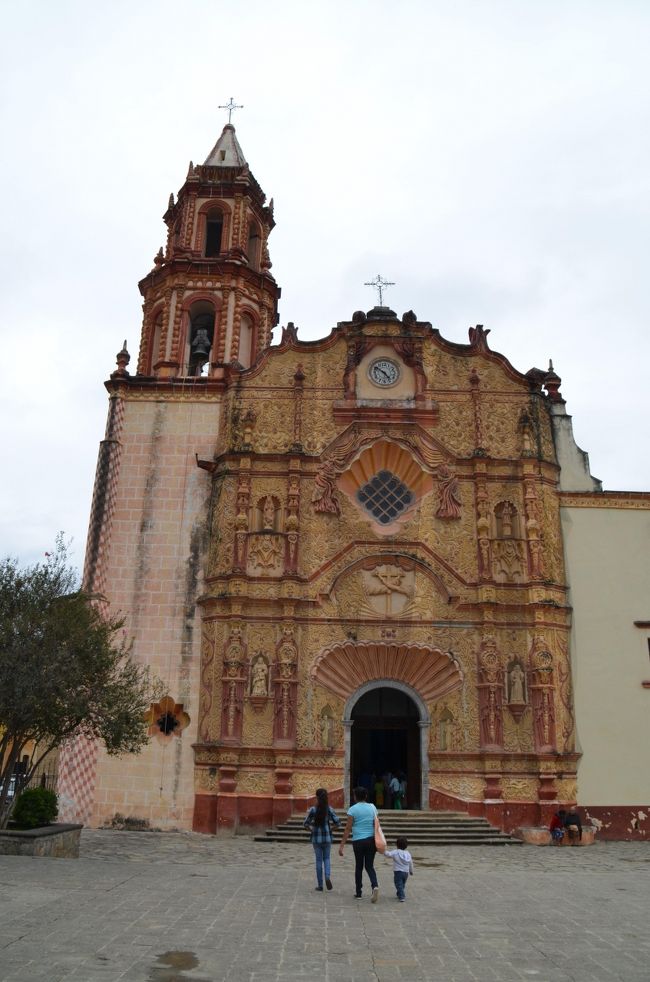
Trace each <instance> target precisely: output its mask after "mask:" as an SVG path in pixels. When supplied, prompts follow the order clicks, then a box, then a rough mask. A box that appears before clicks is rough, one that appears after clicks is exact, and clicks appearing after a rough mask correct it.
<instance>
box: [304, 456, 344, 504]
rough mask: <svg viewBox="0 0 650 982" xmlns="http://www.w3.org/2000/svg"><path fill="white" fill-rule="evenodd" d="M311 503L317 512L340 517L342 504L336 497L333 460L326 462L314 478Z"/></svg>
mask: <svg viewBox="0 0 650 982" xmlns="http://www.w3.org/2000/svg"><path fill="white" fill-rule="evenodd" d="M311 503H312V505H313V506H314V511H316V512H327V513H329V514H331V515H336V516H338V517H340V515H341V504H340V502H339V499H338V497H337V495H336V468H335V466H334V464H333V463H332V461H331V460H325V461H324V462H323V464H322V465H321V468H320V470H319V471H318V473H317V474H316V477H315V478H314V493H313V494H312V496H311Z"/></svg>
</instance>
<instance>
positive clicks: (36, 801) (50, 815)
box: [12, 788, 59, 829]
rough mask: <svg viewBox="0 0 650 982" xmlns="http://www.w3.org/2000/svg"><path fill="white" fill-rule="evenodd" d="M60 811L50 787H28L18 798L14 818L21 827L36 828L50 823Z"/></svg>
mask: <svg viewBox="0 0 650 982" xmlns="http://www.w3.org/2000/svg"><path fill="white" fill-rule="evenodd" d="M58 813H59V804H58V801H57V797H56V795H55V793H54V791H50V790H49V788H28V789H27V791H23V793H22V794H21V795H19V796H18V798H17V799H16V804H15V805H14V810H13V815H12V818H13V820H14V822H15V824H16V826H17V827H18V828H19V829H35V828H38V827H39V826H40V825H49V824H50V823H51V822H53V821H54V819H55V818H56V816H57V815H58Z"/></svg>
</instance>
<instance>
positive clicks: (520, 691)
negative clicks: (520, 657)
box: [508, 661, 526, 704]
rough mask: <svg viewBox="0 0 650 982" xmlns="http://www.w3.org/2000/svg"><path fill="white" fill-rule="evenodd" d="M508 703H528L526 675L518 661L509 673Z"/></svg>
mask: <svg viewBox="0 0 650 982" xmlns="http://www.w3.org/2000/svg"><path fill="white" fill-rule="evenodd" d="M508 702H509V703H515V704H516V703H523V702H526V675H525V673H524V670H523V668H522V667H521V665H520V664H519V662H518V661H516V662H514V664H513V665H512V666H511V668H510V671H509V672H508Z"/></svg>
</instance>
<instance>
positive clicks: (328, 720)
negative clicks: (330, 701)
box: [320, 711, 334, 750]
mask: <svg viewBox="0 0 650 982" xmlns="http://www.w3.org/2000/svg"><path fill="white" fill-rule="evenodd" d="M320 733H321V745H322V746H323V748H324V749H325V750H332V749H333V747H334V717H333V716H331V715H330V714H329V713H328V712H326V711H323V715H322V716H321V718H320Z"/></svg>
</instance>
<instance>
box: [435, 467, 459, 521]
mask: <svg viewBox="0 0 650 982" xmlns="http://www.w3.org/2000/svg"><path fill="white" fill-rule="evenodd" d="M438 477H439V478H440V491H439V495H440V499H439V504H438V510H437V512H436V515H437V516H438V518H460V506H461V498H460V485H459V483H458V478H457V477H456V475H455V474H454V473H453V472H452V471H450V470H449V468H448V467H447V465H446V464H441V465H440V467H439V468H438Z"/></svg>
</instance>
